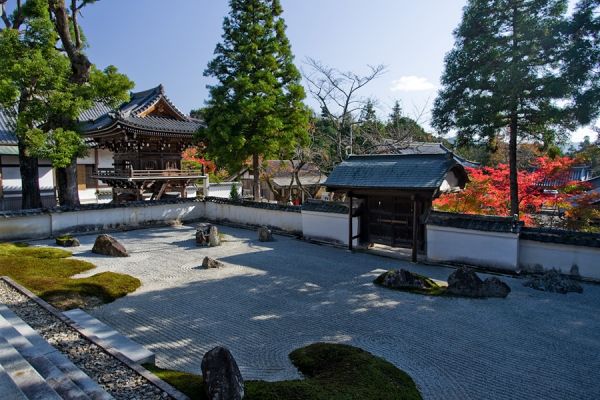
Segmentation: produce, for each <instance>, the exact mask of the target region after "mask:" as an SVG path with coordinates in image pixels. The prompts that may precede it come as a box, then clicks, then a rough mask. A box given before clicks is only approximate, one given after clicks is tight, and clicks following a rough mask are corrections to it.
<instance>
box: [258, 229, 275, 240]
mask: <svg viewBox="0 0 600 400" xmlns="http://www.w3.org/2000/svg"><path fill="white" fill-rule="evenodd" d="M258 240H259V241H261V242H270V241H272V240H273V233H272V232H271V230H270V229H269V228H268V227H266V226H261V227H260V228H258Z"/></svg>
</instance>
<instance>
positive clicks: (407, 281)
mask: <svg viewBox="0 0 600 400" xmlns="http://www.w3.org/2000/svg"><path fill="white" fill-rule="evenodd" d="M373 283H374V284H376V285H379V286H382V287H385V288H387V289H392V290H400V291H404V292H410V293H418V294H426V295H431V296H440V295H443V294H445V292H446V287H445V286H442V285H440V284H439V283H438V282H436V281H434V280H433V279H431V278H429V277H427V276H424V275H420V274H417V273H414V272H411V271H407V270H404V269H400V270H389V271H386V272H384V273H383V274H381V275H379V276H378V277H377V278H375V280H373Z"/></svg>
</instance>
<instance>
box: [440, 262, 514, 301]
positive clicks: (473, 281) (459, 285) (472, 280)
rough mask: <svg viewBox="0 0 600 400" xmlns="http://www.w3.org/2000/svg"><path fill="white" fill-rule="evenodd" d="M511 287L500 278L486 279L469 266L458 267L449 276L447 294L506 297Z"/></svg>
mask: <svg viewBox="0 0 600 400" xmlns="http://www.w3.org/2000/svg"><path fill="white" fill-rule="evenodd" d="M509 293H510V287H509V286H508V285H507V284H506V283H504V282H502V281H501V280H500V279H498V278H486V279H485V280H484V281H482V280H481V278H479V276H477V274H476V273H475V271H473V270H472V269H470V268H467V267H461V268H458V269H457V270H456V271H454V272H453V273H451V274H450V276H449V277H448V288H447V289H446V294H450V295H454V296H462V297H506V296H508V294H509Z"/></svg>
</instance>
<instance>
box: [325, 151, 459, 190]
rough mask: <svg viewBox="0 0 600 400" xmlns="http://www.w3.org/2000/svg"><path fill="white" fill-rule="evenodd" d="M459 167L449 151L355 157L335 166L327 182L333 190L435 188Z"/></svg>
mask: <svg viewBox="0 0 600 400" xmlns="http://www.w3.org/2000/svg"><path fill="white" fill-rule="evenodd" d="M457 166H460V164H459V163H458V162H457V161H456V160H454V159H453V158H452V157H451V156H449V155H446V154H407V155H372V156H351V157H349V158H348V159H347V160H346V161H343V162H342V163H341V164H339V165H338V166H337V167H335V168H334V170H333V171H332V172H331V175H329V178H328V179H327V181H326V182H325V185H326V186H327V187H328V188H329V189H332V190H335V189H343V188H348V189H351V188H354V189H356V188H369V189H426V190H435V189H437V188H439V187H440V185H441V184H442V182H443V180H444V178H445V177H446V174H447V173H448V171H449V170H450V169H452V168H454V167H457ZM460 168H462V167H460Z"/></svg>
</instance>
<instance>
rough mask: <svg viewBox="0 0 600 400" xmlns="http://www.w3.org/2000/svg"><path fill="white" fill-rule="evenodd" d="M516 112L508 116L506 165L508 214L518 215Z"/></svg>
mask: <svg viewBox="0 0 600 400" xmlns="http://www.w3.org/2000/svg"><path fill="white" fill-rule="evenodd" d="M517 129H518V124H517V113H516V111H514V112H513V113H512V114H511V116H510V139H509V143H508V165H509V168H510V214H511V215H519V182H518V171H517Z"/></svg>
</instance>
